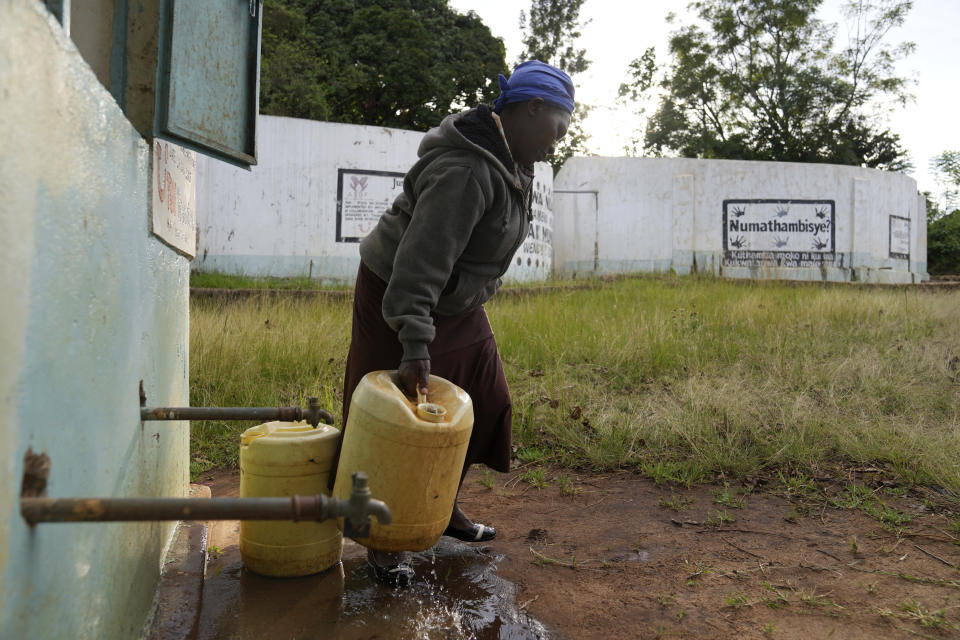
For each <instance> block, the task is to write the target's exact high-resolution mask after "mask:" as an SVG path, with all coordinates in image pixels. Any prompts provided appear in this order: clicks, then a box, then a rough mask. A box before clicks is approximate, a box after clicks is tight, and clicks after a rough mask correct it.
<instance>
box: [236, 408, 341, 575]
mask: <svg viewBox="0 0 960 640" xmlns="http://www.w3.org/2000/svg"><path fill="white" fill-rule="evenodd" d="M339 438H340V432H339V431H337V430H336V429H334V428H333V427H329V426H326V425H320V426H319V428H314V427H311V426H310V425H308V424H305V423H296V422H267V423H265V424H261V425H258V426H256V427H251V428H250V429H247V430H246V431H244V432H243V435H241V436H240V495H241V496H242V497H244V498H270V497H285V496H292V495H309V496H313V495H317V494H320V493H326V494H328V495H329V491H328V490H327V483H328V481H329V478H330V468H331V466H332V463H333V455H334V453H335V452H336V449H337V440H338V439H339ZM342 551H343V534H341V533H340V529H339V527H338V526H337V521H336V520H328V521H326V522H286V521H279V520H277V521H271V520H243V521H241V522H240V556H241V558H243V564H245V565H246V566H247V568H248V569H250V570H251V571H255V572H256V573H260V574H263V575H265V576H276V577H284V578H286V577H292V576H306V575H310V574H313V573H319V572H320V571H323V570H324V569H328V568H330V567H332V566H333V565H335V564H337V562H339V561H340V555H341V553H342Z"/></svg>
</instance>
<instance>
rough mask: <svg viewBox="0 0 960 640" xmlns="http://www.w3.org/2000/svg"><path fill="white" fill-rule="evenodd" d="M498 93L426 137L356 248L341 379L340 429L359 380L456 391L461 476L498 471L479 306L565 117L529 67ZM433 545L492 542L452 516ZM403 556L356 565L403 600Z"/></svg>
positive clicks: (504, 429) (503, 437) (516, 236)
mask: <svg viewBox="0 0 960 640" xmlns="http://www.w3.org/2000/svg"><path fill="white" fill-rule="evenodd" d="M500 89H501V94H500V96H499V97H498V98H497V99H496V101H494V103H493V108H492V109H491V108H490V107H488V106H487V105H481V106H479V107H477V108H476V109H472V110H469V111H465V112H463V113H459V114H456V115H451V116H448V117H446V118H444V120H443V121H442V122H441V123H440V126H439V127H436V128H434V129H431V130H430V131H428V132H427V134H426V135H425V136H424V138H423V141H422V142H421V143H420V149H419V152H418V155H419V160H418V161H417V162H416V164H414V166H413V167H412V168H411V169H410V171H409V172H408V173H407V175H406V177H405V178H404V183H403V193H402V194H401V195H399V196H398V197H397V199H396V200H395V201H394V203H393V205H392V206H391V208H390V209H388V210H387V211H386V212H385V213H384V214H383V216H382V217H381V218H380V221H379V222H378V224H377V226H376V227H375V228H374V229H373V231H371V232H370V234H369V235H367V236H366V237H365V238H364V239H363V241H362V242H361V243H360V258H361V265H360V270H359V273H358V275H357V284H356V289H355V294H354V311H353V333H352V337H351V342H350V352H349V355H348V357H347V367H346V373H345V376H344V398H343V424H344V425H346V422H347V415H348V411H349V408H350V399H351V397H352V395H353V390H354V389H355V388H356V386H357V384H359V382H360V380H361V378H363V376H364V375H366V374H367V373H369V372H370V371H376V370H379V369H398V370H399V377H400V381H401V386H402V387H403V390H404V391H405V392H406V393H407V394H408V395H409V396H411V397H415V396H416V394H417V389H418V388H419V389H420V390H421V391H423V392H424V393H426V388H427V379H428V376H429V375H430V373H431V372H432V373H433V374H434V375H438V376H440V377H443V378H446V379H447V380H450V381H451V382H453V383H454V384H456V385H458V386H460V387H461V388H463V389H464V390H465V391H466V392H467V393H468V394H470V397H471V398H472V399H473V405H474V410H475V414H474V426H473V433H472V435H471V438H470V444H469V446H468V449H467V455H466V460H465V462H464V467H463V475H466V473H467V470H468V469H469V468H470V465H472V464H475V463H483V464H485V465H487V466H488V467H490V468H492V469H495V470H497V471H509V469H510V452H511V450H510V438H511V415H512V407H511V403H510V392H509V389H508V388H507V383H506V379H505V378H504V375H503V367H502V365H501V362H500V356H499V353H498V352H497V344H496V341H495V340H494V336H493V331H492V330H491V328H490V323H489V321H488V320H487V316H486V312H485V311H484V309H483V306H482V305H483V303H484V302H486V301H487V300H488V299H489V298H490V297H491V296H492V295H493V294H494V293H495V292H496V290H497V289H498V288H499V286H500V284H501V280H500V277H501V276H502V275H503V274H504V273H505V272H506V271H507V267H508V266H509V265H510V262H511V260H512V258H513V255H514V253H515V252H516V251H517V249H518V248H519V247H520V245H521V244H522V243H523V241H524V239H525V238H526V236H527V232H528V231H529V226H530V185H531V182H532V176H533V163H534V162H537V161H540V160H544V159H545V158H547V157H548V156H549V155H551V154H552V153H553V151H554V147H555V145H556V143H557V141H559V140H560V139H561V138H563V136H564V134H565V133H566V131H567V128H568V126H569V125H570V116H571V114H572V112H573V106H574V103H573V94H574V89H573V83H572V82H571V80H570V77H569V76H568V75H567V74H566V73H564V72H563V71H561V70H559V69H556V68H555V67H552V66H550V65H548V64H545V63H543V62H540V61H538V60H531V61H528V62H524V63H523V64H521V65H519V66H517V68H516V69H514V72H513V75H512V76H511V77H510V79H509V80H507V79H506V78H504V77H503V76H502V75H501V76H500ZM334 476H335V474H333V473H332V474H331V476H330V477H331V478H333V477H334ZM460 482H461V484H462V483H463V476H461V478H460ZM444 535H448V536H452V537H454V538H457V539H459V540H464V541H469V542H479V541H486V540H491V539H493V537H494V536H495V535H496V531H495V530H494V528H493V527H489V526H486V525H483V524H478V523H474V522H472V521H471V520H470V519H469V518H468V517H467V516H466V514H464V513H463V511H461V510H460V507H459V506H458V505H456V504H454V507H453V513H452V514H451V516H450V524H449V527H448V528H447V530H446V531H445V533H444ZM407 556H409V554H388V553H381V552H374V551H370V552H369V554H368V559H369V560H370V564H371V565H372V566H373V568H374V570H375V574H376V576H377V577H378V578H379V579H380V580H381V581H383V582H386V583H388V584H392V585H395V586H404V585H406V584H408V583H409V582H410V581H411V579H412V578H413V571H412V569H411V568H410V567H409V564H408V563H407Z"/></svg>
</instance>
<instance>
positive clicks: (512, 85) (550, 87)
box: [493, 60, 573, 113]
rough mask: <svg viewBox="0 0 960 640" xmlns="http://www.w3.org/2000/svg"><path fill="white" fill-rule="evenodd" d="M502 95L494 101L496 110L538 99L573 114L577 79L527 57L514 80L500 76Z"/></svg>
mask: <svg viewBox="0 0 960 640" xmlns="http://www.w3.org/2000/svg"><path fill="white" fill-rule="evenodd" d="M499 80H500V95H499V96H498V97H497V99H496V100H494V101H493V110H494V111H495V112H497V113H500V112H501V111H503V108H504V107H505V106H507V105H508V104H511V103H514V102H525V101H527V100H533V99H534V98H543V100H544V101H546V102H548V103H550V104H552V105H555V106H557V107H560V108H561V109H566V110H567V111H568V112H570V113H573V80H571V79H570V76H568V75H567V74H566V73H564V72H563V71H561V70H560V69H557V68H556V67H553V66H550V65H549V64H547V63H545V62H540V61H539V60H527V61H526V62H524V63H521V64H519V65H517V68H516V69H514V70H513V74H512V75H511V76H510V79H509V80H507V79H506V78H504V77H503V74H500V75H499Z"/></svg>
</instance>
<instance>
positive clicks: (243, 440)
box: [240, 424, 269, 446]
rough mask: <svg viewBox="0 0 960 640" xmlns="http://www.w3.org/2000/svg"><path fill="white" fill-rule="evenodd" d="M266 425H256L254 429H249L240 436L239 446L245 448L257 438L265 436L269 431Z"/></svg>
mask: <svg viewBox="0 0 960 640" xmlns="http://www.w3.org/2000/svg"><path fill="white" fill-rule="evenodd" d="M266 427H267V425H266V424H258V425H257V426H255V427H250V428H249V429H247V430H246V431H244V432H243V433H242V434H241V435H240V446H246V445H248V444H250V443H251V442H253V441H254V440H256V439H257V438H262V437H263V436H265V435H267V434H268V432H269V430H268V429H267V428H266Z"/></svg>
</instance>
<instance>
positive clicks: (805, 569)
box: [200, 469, 960, 640]
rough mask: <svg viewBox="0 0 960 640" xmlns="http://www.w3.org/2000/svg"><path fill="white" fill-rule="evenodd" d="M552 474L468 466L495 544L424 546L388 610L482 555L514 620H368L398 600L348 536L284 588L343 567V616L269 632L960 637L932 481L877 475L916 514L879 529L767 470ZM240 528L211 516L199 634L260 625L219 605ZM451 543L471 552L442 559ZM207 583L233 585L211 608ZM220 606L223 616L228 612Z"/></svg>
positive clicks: (481, 517)
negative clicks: (744, 479)
mask: <svg viewBox="0 0 960 640" xmlns="http://www.w3.org/2000/svg"><path fill="white" fill-rule="evenodd" d="M861 471H863V473H859V474H858V473H856V472H850V475H849V478H848V479H847V480H848V481H833V485H831V482H830V481H828V482H827V483H826V484H825V485H823V487H824V488H825V489H826V490H827V494H828V495H831V491H832V492H833V495H838V496H839V495H843V491H844V490H845V487H849V486H850V483H851V482H852V483H861V484H863V486H870V483H871V481H873V486H875V487H882V483H877V482H876V480H877V478H878V474H877V473H873V472H874V471H876V470H873V469H867V470H861ZM237 474H238V472H236V471H233V472H230V471H222V472H217V473H215V474H212V475H210V474H205V475H204V476H203V477H202V478H201V479H200V482H202V483H204V484H211V485H212V490H213V494H214V496H218V495H220V496H223V495H236V493H237V487H238V486H239V476H238V475H237ZM560 475H566V476H568V477H569V478H570V482H569V484H567V483H562V486H561V485H558V484H557V483H556V482H553V483H550V484H548V485H547V486H544V487H543V488H539V489H538V488H536V487H534V486H531V485H530V484H527V483H525V482H523V481H521V480H520V476H519V474H518V473H513V474H489V473H487V474H484V475H481V473H479V472H476V471H473V472H471V474H470V475H469V476H468V477H467V480H466V482H465V483H464V489H463V491H462V494H461V504H462V506H463V508H464V510H465V511H466V513H467V514H468V515H470V516H471V517H473V518H474V519H475V520H477V521H479V522H484V523H487V524H491V525H495V526H496V527H497V531H498V535H497V538H496V540H494V541H493V542H492V543H490V544H488V545H487V546H486V547H480V548H479V549H476V548H474V549H472V550H471V549H469V548H468V547H467V546H465V545H459V546H450V545H449V544H447V545H445V546H443V549H442V550H441V551H440V552H439V553H438V554H437V555H436V557H432V559H431V560H430V563H432V566H433V569H430V565H428V564H425V563H426V561H425V560H423V559H421V561H420V563H421V565H422V567H421V568H419V569H418V572H419V571H424V573H430V574H431V575H432V576H433V579H434V582H433V583H431V586H430V589H429V590H428V591H423V592H413V593H414V595H412V596H409V598H410V599H411V603H412V604H411V605H410V606H411V607H412V609H411V608H409V607H408V609H405V610H404V609H396V610H394V609H391V611H394V614H395V617H396V616H407V615H411V614H410V613H409V612H410V611H412V610H413V611H417V610H426V609H427V608H428V607H429V604H430V602H432V599H433V596H434V595H435V591H443V589H444V587H443V586H442V585H441V584H439V582H438V581H440V582H442V579H444V578H445V579H446V580H447V583H448V584H455V583H456V582H457V581H458V580H460V581H461V582H464V581H466V578H462V579H461V578H460V576H459V575H458V574H457V567H466V568H464V569H463V571H464V572H465V573H464V575H467V573H469V575H471V576H475V575H477V570H476V567H475V564H476V563H475V561H474V560H473V559H472V558H473V557H474V556H475V557H477V558H483V559H484V560H483V561H484V562H486V565H484V566H487V567H488V569H489V571H493V572H495V573H496V576H497V579H501V578H502V579H504V580H506V581H509V582H510V583H512V585H511V584H509V583H505V584H506V585H507V586H506V587H504V586H502V585H501V586H500V587H497V589H499V591H497V593H498V594H499V595H498V596H496V597H495V598H494V599H496V598H497V597H499V598H500V599H501V600H502V599H507V600H512V602H510V603H508V604H509V605H510V606H509V607H508V609H497V611H503V612H506V613H496V614H495V615H500V616H502V617H510V618H511V620H512V621H513V623H512V626H510V625H506V624H503V625H501V624H499V623H498V624H496V625H489V624H487V625H486V626H484V625H478V626H475V627H470V626H469V625H466V626H464V624H463V620H462V616H460V614H457V616H460V617H457V618H456V620H455V624H456V627H457V628H456V629H455V630H451V629H452V627H451V626H450V625H452V624H454V623H450V622H445V621H444V620H443V619H439V618H438V619H437V620H434V623H433V625H432V626H431V625H427V626H421V627H417V629H418V630H417V631H416V632H412V631H410V630H409V628H408V630H407V631H403V632H401V631H397V629H398V628H399V627H396V626H392V623H391V622H390V620H389V619H388V617H389V616H388V615H386V614H385V615H383V616H380V618H381V619H382V620H381V622H382V624H381V625H380V626H377V624H375V623H374V624H372V623H371V620H374V619H375V618H377V616H378V609H379V608H384V607H392V606H394V603H395V602H396V598H397V596H388V595H384V594H380V595H379V596H378V595H377V594H378V593H380V592H375V591H370V590H367V591H364V589H367V587H366V586H365V585H367V584H368V582H369V580H368V578H369V576H367V575H366V573H365V572H364V566H363V562H362V557H363V549H362V548H361V547H359V546H358V545H355V544H353V543H349V544H348V545H347V546H346V547H345V552H344V563H343V567H344V569H345V573H346V578H344V577H343V574H344V570H340V574H339V575H338V576H334V577H329V576H328V577H322V576H321V577H318V578H316V579H313V582H302V583H298V584H297V585H294V586H292V587H291V589H293V590H295V591H296V592H298V593H301V594H303V593H305V590H306V589H322V588H324V587H323V586H322V585H323V584H333V581H336V582H337V585H338V586H337V587H336V589H337V591H336V594H335V596H336V598H339V602H340V604H339V605H336V606H334V605H331V606H333V608H334V609H336V608H337V607H339V609H338V611H339V613H336V612H335V614H331V615H332V617H329V618H323V619H320V618H322V616H321V617H320V618H317V617H316V616H314V619H313V620H312V621H311V623H310V625H309V626H307V627H303V626H301V627H298V628H297V631H296V632H294V631H292V630H290V629H292V627H290V628H288V631H280V630H278V631H277V635H274V637H317V638H323V637H326V638H375V637H376V638H388V637H402V636H407V637H410V636H416V637H436V638H451V637H457V638H459V637H484V638H485V637H493V638H496V637H500V638H504V637H516V638H522V637H540V636H547V637H551V638H603V639H604V640H612V639H615V638H802V639H803V640H809V639H813V638H843V639H858V638H870V639H871V640H872V639H874V638H877V637H881V636H882V637H884V638H916V637H925V638H950V637H960V570H958V569H957V567H958V565H960V533H957V532H956V531H955V529H954V528H952V523H953V522H956V515H950V516H949V517H948V516H947V515H944V514H943V513H939V514H938V513H935V512H936V511H942V508H938V505H940V507H942V500H940V499H938V494H937V493H936V492H935V491H928V490H925V489H920V490H914V491H911V492H908V493H906V494H905V495H902V496H900V497H896V495H895V494H896V493H897V492H896V491H894V492H893V493H894V495H889V493H890V492H889V491H888V492H887V493H883V494H882V493H880V489H879V488H878V489H877V491H878V493H877V495H882V499H883V502H884V503H885V504H886V505H887V506H888V507H891V509H893V510H894V511H897V512H899V513H900V514H905V515H908V516H909V517H910V521H909V522H906V523H901V524H900V529H901V534H900V535H899V536H898V535H897V534H896V533H894V532H893V531H895V530H896V528H894V527H891V526H890V525H888V528H887V529H885V528H884V526H883V525H882V523H881V522H879V521H878V520H877V519H875V518H874V517H871V516H870V515H867V513H865V512H864V511H863V510H859V509H849V508H847V509H840V508H835V507H832V506H830V505H829V503H827V502H826V501H823V500H821V501H819V502H817V501H804V500H802V499H800V498H798V497H794V498H792V499H791V500H788V499H786V498H785V497H784V495H785V493H788V490H787V488H786V487H783V486H777V483H775V482H772V481H771V482H770V483H769V484H767V483H764V482H763V480H762V479H761V480H754V481H752V483H751V484H750V485H749V486H743V485H730V486H729V487H727V488H726V491H724V488H723V486H722V485H720V484H716V485H706V486H701V487H697V488H694V489H690V490H686V489H678V488H671V487H665V486H657V485H656V484H654V483H653V482H652V481H651V480H649V479H647V478H643V477H641V476H638V475H635V474H633V473H630V472H616V473H608V474H590V473H578V472H575V471H558V470H554V471H553V472H552V473H551V476H552V477H553V478H554V479H556V478H557V477H559V476H560ZM487 485H492V486H487ZM718 500H719V501H720V503H718V502H717V501H718ZM236 533H237V528H236V524H235V523H218V524H217V525H216V528H214V529H213V530H212V531H211V544H215V543H216V545H217V546H218V549H219V552H220V553H219V554H215V555H217V557H216V558H213V559H211V562H212V565H211V566H209V567H208V574H209V575H208V580H207V582H208V587H209V589H208V590H209V591H210V592H211V593H209V594H208V593H207V591H205V595H204V598H205V602H204V610H203V615H202V616H201V633H200V637H209V638H228V637H253V636H250V635H249V634H246V633H242V630H240V628H239V627H240V626H241V623H240V622H237V620H240V615H239V614H238V613H237V611H236V607H238V606H240V605H238V604H236V603H234V604H232V605H231V604H229V603H228V604H224V603H223V601H224V600H229V599H230V596H229V591H230V589H231V588H233V587H230V586H229V585H227V586H224V585H223V584H222V579H221V583H217V582H216V579H217V576H223V575H228V574H229V575H234V576H235V577H238V576H241V575H243V574H244V573H245V572H243V571H242V570H241V568H240V562H239V554H238V553H237V551H236V547H235V544H236V542H235V541H236ZM445 540H446V539H445ZM231 544H232V545H233V546H231ZM452 557H460V558H464V560H463V562H461V563H460V564H450V562H451V558H452ZM444 562H446V563H447V564H443V563H444ZM441 566H442V567H444V568H443V570H442V571H441V570H440V567H441ZM231 572H232V573H231ZM438 573H442V574H443V576H441V577H440V578H437V574H438ZM489 578H490V576H487V577H486V578H484V579H486V580H487V581H488V582H489ZM344 580H346V585H347V586H346V587H344V586H343V581H344ZM324 581H326V582H324ZM235 582H237V581H235ZM280 582H282V581H279V582H278V581H274V582H272V583H266V582H264V583H263V584H260V583H257V584H259V586H257V585H254V586H253V587H251V584H253V583H250V582H249V579H248V583H247V588H248V590H249V589H250V588H255V589H260V591H259V592H258V593H260V594H261V595H259V596H258V597H257V601H258V602H261V601H262V598H263V597H266V596H264V595H263V594H266V593H280V587H279V586H278V585H279V584H280ZM237 584H239V582H237ZM218 585H219V586H218ZM271 585H272V586H271ZM351 585H353V586H351ZM358 585H359V586H358ZM447 588H448V590H451V591H456V588H455V587H447ZM217 589H220V590H221V592H222V593H224V594H227V595H226V596H223V597H221V598H220V600H221V602H220V603H219V604H217V596H216V593H215V591H216V590H217ZM351 590H353V592H356V593H361V592H363V593H364V594H366V595H363V598H365V600H364V602H365V604H364V606H365V607H366V609H365V613H363V615H359V616H354V618H351V619H349V620H348V619H347V617H345V614H344V612H343V611H344V605H343V602H344V601H346V600H348V599H349V598H348V596H345V595H344V593H347V594H348V595H349V593H351ZM361 595H362V594H361ZM277 597H280V596H277ZM284 597H285V596H284ZM349 597H350V598H354V600H353V601H357V598H359V597H360V596H358V595H356V594H355V595H354V596H349ZM237 598H238V596H234V599H237ZM377 598H380V599H379V600H378V599H377ZM384 598H392V599H387V600H385V599H384ZM239 601H240V600H237V602H239ZM248 601H249V596H248ZM318 602H319V601H318ZM397 606H399V605H397ZM218 607H219V609H218ZM231 607H233V609H231ZM278 610H279V611H282V610H283V607H282V606H281V607H280V608H279V609H278ZM314 610H316V606H314V607H313V609H310V611H314ZM308 615H312V614H309V613H308ZM431 615H433V614H431ZM227 618H230V619H231V620H233V621H234V622H232V623H230V624H227V623H226V622H224V621H225V620H226V619H227ZM324 620H329V621H328V622H324ZM518 621H519V622H518ZM305 629H306V630H305ZM390 629H393V631H390ZM454 631H455V632H454Z"/></svg>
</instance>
